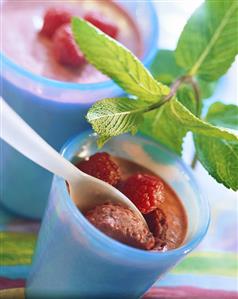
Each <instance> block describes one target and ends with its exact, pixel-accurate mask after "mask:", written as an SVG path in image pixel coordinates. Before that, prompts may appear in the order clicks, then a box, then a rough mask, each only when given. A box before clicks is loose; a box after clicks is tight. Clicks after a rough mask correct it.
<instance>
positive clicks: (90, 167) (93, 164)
mask: <svg viewBox="0 0 238 299" xmlns="http://www.w3.org/2000/svg"><path fill="white" fill-rule="evenodd" d="M76 166H77V167H78V168H79V169H80V170H81V171H83V172H85V173H87V174H89V175H91V176H93V177H95V178H98V179H100V180H102V181H104V182H106V183H108V184H110V185H112V186H115V185H116V184H117V183H118V182H119V180H120V171H119V167H118V165H117V164H116V163H115V162H114V161H112V160H111V157H110V155H109V154H108V153H104V152H102V153H96V154H94V155H93V156H91V157H90V158H89V159H88V160H84V161H81V162H79V163H78V164H77V165H76Z"/></svg>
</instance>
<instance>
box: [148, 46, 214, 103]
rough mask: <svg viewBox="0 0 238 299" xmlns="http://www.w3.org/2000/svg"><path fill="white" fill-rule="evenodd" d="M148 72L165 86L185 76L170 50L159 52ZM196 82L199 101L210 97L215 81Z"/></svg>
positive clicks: (199, 80)
mask: <svg viewBox="0 0 238 299" xmlns="http://www.w3.org/2000/svg"><path fill="white" fill-rule="evenodd" d="M150 71H151V73H152V75H153V76H154V78H155V79H157V80H158V81H160V82H161V83H163V84H166V85H171V83H173V82H174V81H175V80H176V79H177V78H178V77H180V76H182V75H184V74H185V70H184V69H183V68H181V67H180V66H178V65H177V64H176V60H175V52H174V51H172V50H159V51H158V53H157V55H156V56H155V58H154V60H153V62H152V64H151V67H150ZM196 82H197V84H198V87H199V91H200V96H201V99H207V98H209V97H211V96H212V94H213V92H214V90H215V87H216V83H217V82H216V81H214V82H208V81H204V80H202V79H200V78H196Z"/></svg>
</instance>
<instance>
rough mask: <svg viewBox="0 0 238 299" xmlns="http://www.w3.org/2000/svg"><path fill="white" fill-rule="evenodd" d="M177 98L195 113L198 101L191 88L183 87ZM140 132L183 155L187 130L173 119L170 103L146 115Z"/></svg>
mask: <svg viewBox="0 0 238 299" xmlns="http://www.w3.org/2000/svg"><path fill="white" fill-rule="evenodd" d="M177 96H178V100H179V101H181V103H182V104H183V105H184V106H185V107H187V108H188V109H189V110H190V111H191V112H194V113H195V111H196V100H195V97H194V93H193V92H192V89H191V87H189V86H186V85H182V86H181V87H180V88H179V90H178V93H177ZM140 131H141V132H142V134H144V135H147V136H149V137H151V138H152V139H154V140H156V141H159V142H160V143H162V144H164V145H165V146H166V147H168V148H169V149H170V150H172V151H173V152H175V153H176V154H178V155H181V154H182V149H183V148H182V146H183V138H184V137H185V135H186V133H187V129H186V128H184V127H182V126H181V125H180V124H179V123H178V122H177V121H176V120H174V119H173V117H172V116H171V107H170V104H169V103H166V104H165V105H163V106H162V107H161V108H159V109H156V110H154V111H151V112H148V113H145V114H144V122H143V123H142V124H141V126H140Z"/></svg>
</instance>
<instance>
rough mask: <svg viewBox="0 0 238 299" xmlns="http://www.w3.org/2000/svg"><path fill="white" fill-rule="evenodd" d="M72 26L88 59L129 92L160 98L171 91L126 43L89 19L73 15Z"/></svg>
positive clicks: (147, 98) (149, 97)
mask: <svg viewBox="0 0 238 299" xmlns="http://www.w3.org/2000/svg"><path fill="white" fill-rule="evenodd" d="M72 30H73V34H74V37H75V40H76V42H77V44H78V45H79V46H80V49H81V50H82V51H83V53H84V54H85V56H86V58H87V60H88V61H89V62H90V63H91V64H92V65H94V66H95V67H96V68H97V69H99V70H100V71H101V72H102V73H104V74H106V75H107V76H109V77H110V78H112V79H113V80H114V81H115V82H116V83H117V84H118V85H119V86H120V87H121V88H123V89H124V90H125V91H126V92H128V93H130V94H133V95H135V96H137V97H139V98H141V99H144V100H145V101H148V102H152V101H159V100H160V99H161V98H162V97H163V96H164V95H167V94H168V93H169V89H168V88H167V86H164V85H163V84H160V83H158V82H156V80H155V79H154V78H153V76H152V75H151V74H150V72H149V71H148V70H147V69H146V68H144V66H143V64H142V63H141V62H140V61H139V59H138V58H136V57H135V56H134V55H133V54H132V53H131V52H130V51H129V50H128V49H126V48H125V47H124V46H123V45H121V44H119V43H118V42H116V41H115V40H114V39H112V38H110V37H108V36H106V35H105V34H103V33H102V32H101V31H100V30H99V29H97V28H96V27H94V26H93V25H91V24H89V23H86V22H85V21H83V20H81V19H78V18H73V20H72Z"/></svg>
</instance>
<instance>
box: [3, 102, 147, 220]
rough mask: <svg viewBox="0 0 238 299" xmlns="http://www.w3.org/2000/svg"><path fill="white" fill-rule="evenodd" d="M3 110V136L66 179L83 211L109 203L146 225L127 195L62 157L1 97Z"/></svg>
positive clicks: (6, 140) (70, 190) (46, 167)
mask: <svg viewBox="0 0 238 299" xmlns="http://www.w3.org/2000/svg"><path fill="white" fill-rule="evenodd" d="M0 107H1V116H2V117H1V118H2V128H1V131H0V137H1V138H2V139H3V140H4V141H5V142H7V143H8V144H9V145H11V146H12V147H14V148H15V149H16V150H17V151H19V152H20V153H22V154H23V155H24V156H26V157H27V158H29V159H31V160H32V161H33V162H35V163H37V164H38V165H40V166H42V167H43V168H45V169H47V170H48V171H50V172H52V173H53V174H55V175H58V176H60V177H62V178H64V179H65V180H66V181H67V182H68V184H69V192H70V196H71V198H72V200H73V201H74V203H75V204H76V205H77V207H78V208H79V209H80V210H81V211H84V210H86V209H90V208H92V207H94V206H95V205H98V204H102V203H105V202H109V201H110V202H113V203H118V204H121V205H123V206H126V207H128V208H130V209H131V210H132V211H133V212H134V213H135V214H136V215H137V216H138V217H139V218H140V219H141V220H142V221H143V222H144V223H145V224H146V222H145V220H144V217H143V216H142V214H141V213H140V211H139V210H138V209H137V208H136V206H135V205H134V204H133V203H132V202H131V201H130V200H129V199H128V198H127V197H126V196H125V195H123V194H122V193H121V192H120V191H118V190H117V189H115V188H113V187H112V186H111V185H109V184H107V183H105V182H103V181H101V180H99V179H96V178H94V177H91V176H89V175H87V174H85V173H83V172H82V171H80V170H79V169H78V168H77V167H76V166H74V165H73V164H72V163H71V162H70V161H68V160H66V159H65V158H64V157H62V156H61V155H60V154H59V153H58V152H57V151H56V150H55V149H53V148H52V147H51V146H50V145H49V144H48V143H47V142H46V141H45V140H44V139H43V138H41V137H40V136H39V135H38V134H37V133H36V132H35V131H34V130H33V129H32V128H31V127H30V126H29V125H28V124H27V123H26V122H25V121H24V120H23V119H22V118H21V117H20V116H19V115H18V114H17V113H16V112H15V111H14V110H13V109H12V108H11V107H10V106H9V105H8V104H7V103H6V102H5V101H4V100H3V98H0ZM22 171H24V170H22ZM146 225H147V224H146Z"/></svg>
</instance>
